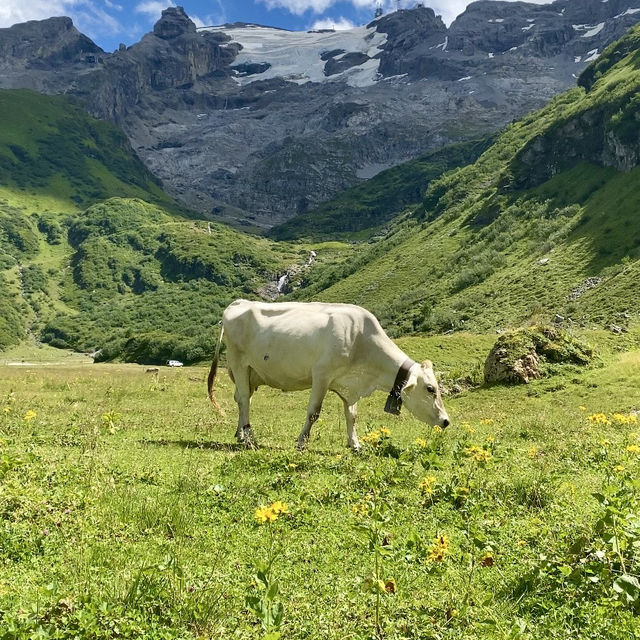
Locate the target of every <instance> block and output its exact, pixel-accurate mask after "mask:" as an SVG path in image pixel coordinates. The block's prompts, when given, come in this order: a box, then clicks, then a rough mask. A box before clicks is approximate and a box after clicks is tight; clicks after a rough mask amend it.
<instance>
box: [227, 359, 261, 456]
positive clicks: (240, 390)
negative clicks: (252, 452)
mask: <svg viewBox="0 0 640 640" xmlns="http://www.w3.org/2000/svg"><path fill="white" fill-rule="evenodd" d="M233 378H234V381H235V383H236V392H235V394H234V399H235V401H236V403H237V404H238V428H237V429H236V439H237V440H238V442H241V443H244V444H245V445H246V446H247V447H249V448H252V449H254V448H256V447H257V446H258V443H257V441H256V438H255V436H254V435H253V430H252V429H251V424H250V422H249V411H250V407H251V394H252V389H251V385H250V371H249V369H248V368H242V369H234V372H233Z"/></svg>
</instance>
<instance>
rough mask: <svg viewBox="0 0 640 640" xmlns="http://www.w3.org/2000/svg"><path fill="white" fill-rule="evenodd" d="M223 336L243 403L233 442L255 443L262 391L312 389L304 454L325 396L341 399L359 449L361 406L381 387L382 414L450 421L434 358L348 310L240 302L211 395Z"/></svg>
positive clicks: (301, 443) (225, 320)
mask: <svg viewBox="0 0 640 640" xmlns="http://www.w3.org/2000/svg"><path fill="white" fill-rule="evenodd" d="M223 336H226V343H227V362H228V367H229V374H230V376H231V379H232V380H233V381H234V382H235V386H236V391H235V396H234V397H235V401H236V402H237V403H238V414H239V415H238V429H237V431H236V438H237V439H238V441H240V442H244V443H245V444H247V446H255V445H256V441H255V438H254V436H253V432H252V430H251V425H250V423H249V404H250V402H251V396H252V394H253V392H254V391H255V390H256V389H257V388H258V387H259V386H260V385H265V384H266V385H268V386H270V387H274V388H276V389H282V390H283V391H296V390H300V389H309V388H311V397H310V398H309V404H308V406H307V419H306V421H305V423H304V427H303V429H302V432H301V433H300V436H299V437H298V448H299V449H304V448H306V446H307V442H308V440H309V434H310V432H311V427H312V426H313V423H314V422H315V421H316V420H317V419H318V415H319V414H320V409H321V407H322V401H323V400H324V397H325V395H326V394H327V391H333V392H335V393H336V394H338V395H339V396H340V398H342V402H343V403H344V413H345V417H346V423H347V442H348V445H349V446H350V447H352V448H353V449H356V450H357V449H358V448H359V446H360V445H359V442H358V436H357V434H356V429H355V421H356V403H357V402H358V400H359V399H360V398H362V397H364V396H368V395H369V394H371V393H372V392H373V391H375V390H376V389H378V390H382V391H387V392H389V397H388V399H387V404H386V406H385V411H388V412H389V413H393V414H398V413H400V406H401V405H402V403H403V402H404V403H405V404H406V405H407V409H409V411H411V413H413V415H415V416H416V417H417V418H419V419H420V420H422V421H423V422H427V423H430V424H437V425H440V426H442V427H446V426H448V424H449V417H448V415H447V412H446V410H445V408H444V406H443V404H442V399H441V397H440V391H439V389H438V383H437V381H436V378H435V376H434V374H433V365H432V364H431V362H430V361H429V360H426V361H425V362H423V363H422V364H418V363H416V362H413V360H411V359H409V358H408V357H407V356H406V354H405V353H404V352H403V351H402V350H401V349H400V348H399V347H398V346H397V345H396V344H394V342H393V341H392V340H391V339H390V338H389V337H388V336H387V334H386V333H385V332H384V330H383V329H382V327H381V326H380V323H379V322H378V320H377V319H376V318H375V316H374V315H373V314H371V313H369V312H368V311H367V310H366V309H363V308H362V307H357V306H355V305H351V304H325V303H321V302H309V303H301V302H275V303H266V302H251V301H248V300H236V301H235V302H232V303H231V304H230V305H229V306H228V307H227V308H226V309H225V310H224V313H223V315H222V328H221V330H220V337H219V338H218V344H217V346H216V353H215V357H214V359H213V363H212V365H211V371H210V372H209V381H208V386H209V397H210V398H211V401H212V402H213V403H214V404H216V406H217V403H216V401H215V398H214V396H213V382H214V379H215V375H216V370H217V367H218V358H219V355H220V345H221V343H222V338H223Z"/></svg>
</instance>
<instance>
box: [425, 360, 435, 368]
mask: <svg viewBox="0 0 640 640" xmlns="http://www.w3.org/2000/svg"><path fill="white" fill-rule="evenodd" d="M422 368H423V369H433V362H431V360H425V361H424V362H423V363H422Z"/></svg>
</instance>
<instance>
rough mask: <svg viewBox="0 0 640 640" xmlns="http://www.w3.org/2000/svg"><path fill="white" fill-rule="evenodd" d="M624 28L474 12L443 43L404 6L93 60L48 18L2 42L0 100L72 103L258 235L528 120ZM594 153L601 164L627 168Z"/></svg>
mask: <svg viewBox="0 0 640 640" xmlns="http://www.w3.org/2000/svg"><path fill="white" fill-rule="evenodd" d="M637 20H640V0H608V1H607V2H602V1H601V0H556V2H553V3H551V4H545V5H538V4H529V3H524V2H498V1H487V0H484V1H481V2H475V3H473V4H471V5H469V7H468V8H467V10H466V11H465V12H464V13H463V14H462V15H461V16H460V17H459V18H458V19H457V20H456V21H454V22H453V24H452V25H451V27H450V28H449V29H447V28H446V26H445V25H444V24H443V22H442V20H441V19H440V18H439V17H438V16H436V15H435V13H434V12H433V11H432V10H431V9H428V8H424V7H416V8H415V9H412V10H406V11H397V12H394V13H391V14H388V15H386V16H382V17H381V18H378V19H376V20H374V21H373V22H371V23H370V24H369V25H367V26H364V27H359V28H356V29H352V30H350V31H340V32H333V31H324V32H307V33H304V32H303V33H298V32H288V31H284V30H280V29H272V28H267V27H261V26H258V25H248V24H243V23H236V24H233V25H224V26H222V27H215V28H208V29H202V30H199V29H196V27H195V24H194V23H193V22H192V21H191V20H190V18H189V17H188V16H187V15H186V13H185V12H184V10H183V9H182V8H180V7H170V8H169V9H167V10H165V11H164V12H163V14H162V18H161V19H160V20H159V21H158V23H157V24H156V25H155V27H154V30H153V32H152V33H149V34H147V35H146V36H144V37H143V38H142V40H141V41H140V42H138V43H136V44H135V45H133V46H131V47H128V48H124V47H122V48H121V49H120V50H119V51H116V52H115V53H112V54H107V53H104V52H102V51H101V50H100V49H99V48H98V47H97V46H96V45H95V44H93V43H92V42H91V41H90V40H89V39H88V38H86V37H85V36H83V35H82V34H80V33H79V32H78V31H77V30H76V29H75V28H74V27H73V25H72V24H71V22H70V21H69V20H68V19H67V18H52V19H50V20H45V21H42V22H30V23H25V24H23V25H16V26H15V27H12V28H10V29H0V86H2V87H17V86H25V87H29V88H33V89H37V90H39V91H43V92H48V93H57V92H66V93H73V94H75V95H77V96H79V97H80V98H81V99H82V100H83V101H84V102H85V104H86V105H87V109H88V110H89V111H90V113H91V114H92V115H96V116H98V117H100V118H105V119H111V120H114V121H115V122H117V123H119V124H120V125H121V126H122V127H123V129H124V130H125V132H126V133H127V135H128V136H129V138H130V140H131V142H132V144H133V146H134V148H135V149H136V151H137V152H138V154H139V155H140V157H141V158H142V159H143V160H144V161H145V163H146V164H147V166H148V167H149V168H150V169H151V170H152V171H153V172H154V173H155V174H156V175H158V176H159V177H160V178H161V179H162V180H163V182H164V183H165V186H166V187H167V189H168V190H169V191H170V192H171V194H172V195H174V196H175V197H176V198H178V199H179V200H181V201H182V202H184V203H185V204H187V205H188V206H190V207H193V208H195V209H197V210H199V211H201V212H203V213H207V214H211V215H213V216H217V217H221V218H224V219H225V220H230V221H232V222H233V223H235V224H238V225H258V226H263V227H269V226H272V225H274V224H277V223H280V222H282V221H284V220H286V219H287V218H289V217H291V216H293V215H295V214H297V213H301V212H304V211H306V210H309V209H312V208H313V207H314V206H316V205H317V204H318V203H320V202H322V201H324V200H327V199H329V198H331V197H332V196H334V195H335V194H336V193H338V192H339V191H340V190H342V189H344V188H346V187H349V186H352V185H354V184H356V183H358V182H359V181H361V180H362V179H365V178H368V177H371V176H372V175H375V173H376V172H378V171H380V170H382V169H384V168H387V167H390V166H393V165H395V164H398V163H400V162H403V161H405V160H408V159H411V158H413V157H416V156H418V155H421V154H423V153H425V152H428V151H430V150H433V149H435V148H438V147H440V146H442V145H444V144H447V143H451V142H456V141H461V140H466V139H470V138H474V137H476V136H478V135H481V134H484V133H488V132H492V131H495V130H497V129H499V128H501V127H503V126H504V125H505V124H507V123H508V122H510V121H512V120H513V119H515V118H517V117H519V116H521V115H523V114H524V113H527V112H529V111H531V110H532V109H534V108H536V107H538V106H541V105H542V104H543V103H545V102H546V101H547V100H549V99H550V98H551V97H553V96H554V95H555V94H557V93H558V92H560V91H562V90H564V89H566V88H568V87H570V86H572V85H574V84H575V82H576V78H577V77H578V76H579V74H580V73H581V72H582V70H583V69H584V68H585V67H586V65H587V64H588V63H589V62H591V61H593V60H594V59H596V58H597V57H598V55H600V54H601V53H602V51H603V49H604V48H605V47H606V45H608V44H609V43H610V42H612V41H613V40H615V39H617V38H619V37H620V36H622V35H623V33H624V32H625V31H626V30H627V29H628V28H629V27H630V26H631V25H632V24H634V23H635V22H636V21H637ZM53 70H55V72H56V73H51V71H53ZM608 139H609V140H610V142H609V143H607V144H608V145H610V147H611V148H610V150H609V151H607V152H606V153H605V154H604V155H605V156H606V157H611V158H614V157H618V156H620V157H621V158H626V157H627V156H628V152H627V151H624V152H622V151H621V150H622V147H621V145H620V138H619V136H617V135H616V134H611V135H610V136H609V138H608ZM616 149H617V151H616ZM603 153H604V152H603ZM621 153H622V155H620V154H621ZM607 154H609V155H607ZM603 157H604V156H603ZM629 161H630V160H621V161H620V162H622V163H623V164H624V163H625V162H629Z"/></svg>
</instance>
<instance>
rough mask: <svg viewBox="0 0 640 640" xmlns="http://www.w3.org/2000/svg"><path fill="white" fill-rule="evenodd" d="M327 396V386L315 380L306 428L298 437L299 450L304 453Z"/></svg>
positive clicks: (308, 406)
mask: <svg viewBox="0 0 640 640" xmlns="http://www.w3.org/2000/svg"><path fill="white" fill-rule="evenodd" d="M326 395H327V385H326V384H325V383H324V382H323V383H318V382H316V381H315V380H314V381H313V383H312V386H311V397H310V398H309V404H308V405H307V419H306V420H305V423H304V427H302V431H301V432H300V435H299V436H298V449H299V450H300V451H304V450H305V449H306V448H307V444H308V442H309V435H310V434H311V427H313V425H314V423H315V422H316V420H317V419H318V418H319V417H320V410H321V409H322V402H323V400H324V397H325V396H326Z"/></svg>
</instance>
